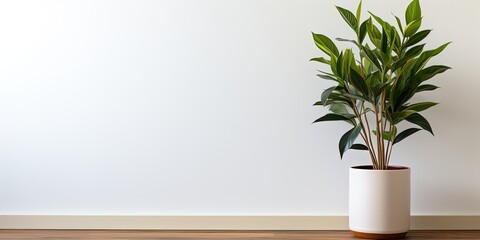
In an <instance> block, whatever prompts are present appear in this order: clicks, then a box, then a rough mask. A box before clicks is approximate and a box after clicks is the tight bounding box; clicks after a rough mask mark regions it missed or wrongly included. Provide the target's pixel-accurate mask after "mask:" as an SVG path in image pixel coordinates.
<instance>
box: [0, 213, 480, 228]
mask: <svg viewBox="0 0 480 240" xmlns="http://www.w3.org/2000/svg"><path fill="white" fill-rule="evenodd" d="M411 220H412V221H411V226H412V229H414V230H439V229H442V230H480V216H412V219H411ZM0 229H138V230H147V229H148V230H154V229H155V230H180V229H181V230H347V229H348V216H50V215H46V216H39V215H34V216H33V215H0Z"/></svg>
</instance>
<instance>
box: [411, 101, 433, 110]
mask: <svg viewBox="0 0 480 240" xmlns="http://www.w3.org/2000/svg"><path fill="white" fill-rule="evenodd" d="M437 104H438V103H434V102H421V103H415V104H412V105H410V106H407V107H406V108H405V110H411V111H415V112H421V111H424V110H427V109H429V108H431V107H433V106H435V105H437Z"/></svg>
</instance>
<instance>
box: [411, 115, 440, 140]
mask: <svg viewBox="0 0 480 240" xmlns="http://www.w3.org/2000/svg"><path fill="white" fill-rule="evenodd" d="M405 120H407V121H409V122H411V123H413V124H416V125H417V126H419V127H421V128H422V129H423V130H426V131H428V132H430V133H431V134H432V135H434V134H433V130H432V127H431V126H430V123H429V122H428V121H427V119H425V118H424V117H423V116H422V115H420V114H418V113H414V114H412V115H410V116H408V117H407V118H405Z"/></svg>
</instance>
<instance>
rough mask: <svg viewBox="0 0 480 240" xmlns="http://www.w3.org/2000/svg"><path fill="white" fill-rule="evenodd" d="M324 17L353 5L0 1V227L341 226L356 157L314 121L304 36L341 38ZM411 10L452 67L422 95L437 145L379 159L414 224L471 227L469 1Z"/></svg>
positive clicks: (386, 4)
mask: <svg viewBox="0 0 480 240" xmlns="http://www.w3.org/2000/svg"><path fill="white" fill-rule="evenodd" d="M335 4H336V5H340V6H344V7H347V8H350V9H353V8H355V7H356V5H357V2H356V1H347V0H344V1H314V0H311V1H306V0H304V1H294V0H289V1H279V0H231V1H224V0H201V1H198V0H165V1H106V0H104V1H93V0H92V1H60V0H59V1H13V0H11V1H1V2H0V214H31V215H35V214H60V215H64V214H65V215H68V214H92V215H102V214H109V215H116V214H118V215H128V214H135V215H345V214H347V210H348V209H347V180H348V179H347V178H348V167H349V166H350V165H358V164H365V163H368V156H367V155H366V154H365V153H356V152H348V153H347V154H346V156H345V158H344V160H339V156H338V152H337V142H338V139H339V138H340V136H341V134H342V133H343V131H346V130H347V126H344V125H341V124H336V123H326V124H320V125H311V124H310V123H311V122H312V121H313V120H314V119H316V118H317V117H319V116H321V115H322V114H324V113H325V110H322V109H321V108H314V107H312V106H311V105H312V103H313V102H315V101H316V100H318V98H319V96H320V93H321V91H322V89H325V88H327V87H328V86H329V84H330V83H329V82H326V81H324V80H321V79H318V78H317V77H315V74H316V69H317V68H318V67H319V65H318V64H315V63H311V62H308V59H310V58H311V57H315V56H319V55H320V52H319V51H318V50H317V49H316V47H315V46H314V44H313V42H312V40H311V35H310V31H314V32H322V33H325V34H327V35H329V36H338V37H349V36H351V33H350V31H349V28H348V26H346V25H345V24H344V23H343V21H342V19H341V17H340V16H339V15H338V13H337V12H336V10H335V8H334V5H335ZM407 4H408V2H407V1H400V0H395V1H381V2H380V1H372V0H366V1H365V2H364V9H369V10H372V11H373V12H376V13H378V14H379V15H380V16H382V17H386V18H388V19H391V20H393V17H392V16H391V15H390V12H393V13H395V14H397V15H399V16H403V9H405V7H406V5H407ZM422 6H423V13H424V26H425V27H426V28H434V29H435V30H434V31H433V32H432V33H431V36H430V37H429V38H428V43H429V44H428V45H427V46H429V48H433V47H436V46H438V45H440V44H441V43H444V42H447V41H453V44H452V45H450V46H449V47H448V48H447V49H446V50H445V51H444V53H442V54H441V56H439V57H438V58H437V59H436V60H435V61H433V62H435V63H442V64H445V65H449V66H451V67H453V70H451V71H449V72H447V73H445V74H443V75H442V76H440V77H438V78H437V79H436V80H434V81H435V82H436V84H438V85H440V86H441V87H442V88H441V89H439V90H438V91H437V92H434V93H426V94H423V95H422V96H420V98H422V99H423V98H425V99H433V100H434V101H438V102H440V103H441V104H440V105H439V106H437V107H435V108H433V109H431V110H429V111H428V112H427V113H426V114H425V115H427V117H428V119H429V120H430V122H431V124H432V126H433V128H434V131H435V133H436V136H435V137H431V136H430V135H429V134H428V133H427V132H421V133H418V134H417V135H415V136H414V137H411V138H410V139H409V141H404V142H402V143H401V144H399V145H398V148H397V149H396V150H395V152H394V156H393V160H392V161H393V164H402V165H407V166H410V167H412V188H413V189H412V194H413V196H412V213H413V214H422V215H423V214H426V215H430V214H432V215H436V214H447V215H448V214H452V215H478V214H480V204H479V203H480V174H479V173H478V172H479V169H480V161H479V159H478V142H479V141H478V136H479V135H480V127H479V125H478V119H479V118H480V112H479V111H478V104H477V103H478V102H479V101H480V95H479V94H478V91H479V90H480V81H479V80H478V69H479V68H480V64H479V63H478V61H477V58H478V56H479V55H480V50H479V47H478V43H479V42H480V28H478V27H475V25H474V24H475V23H478V22H480V17H479V15H478V10H477V9H478V8H480V2H479V1H474V0H462V1H448V0H441V1H439V0H435V1H434V0H428V1H426V0H424V1H422ZM364 14H365V13H364ZM341 45H342V44H341ZM342 46H347V45H342Z"/></svg>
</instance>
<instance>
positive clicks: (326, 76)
mask: <svg viewBox="0 0 480 240" xmlns="http://www.w3.org/2000/svg"><path fill="white" fill-rule="evenodd" d="M317 77H320V78H323V79H325V80H333V81H336V82H337V81H338V80H337V79H336V78H334V77H332V76H330V75H324V74H317Z"/></svg>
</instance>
